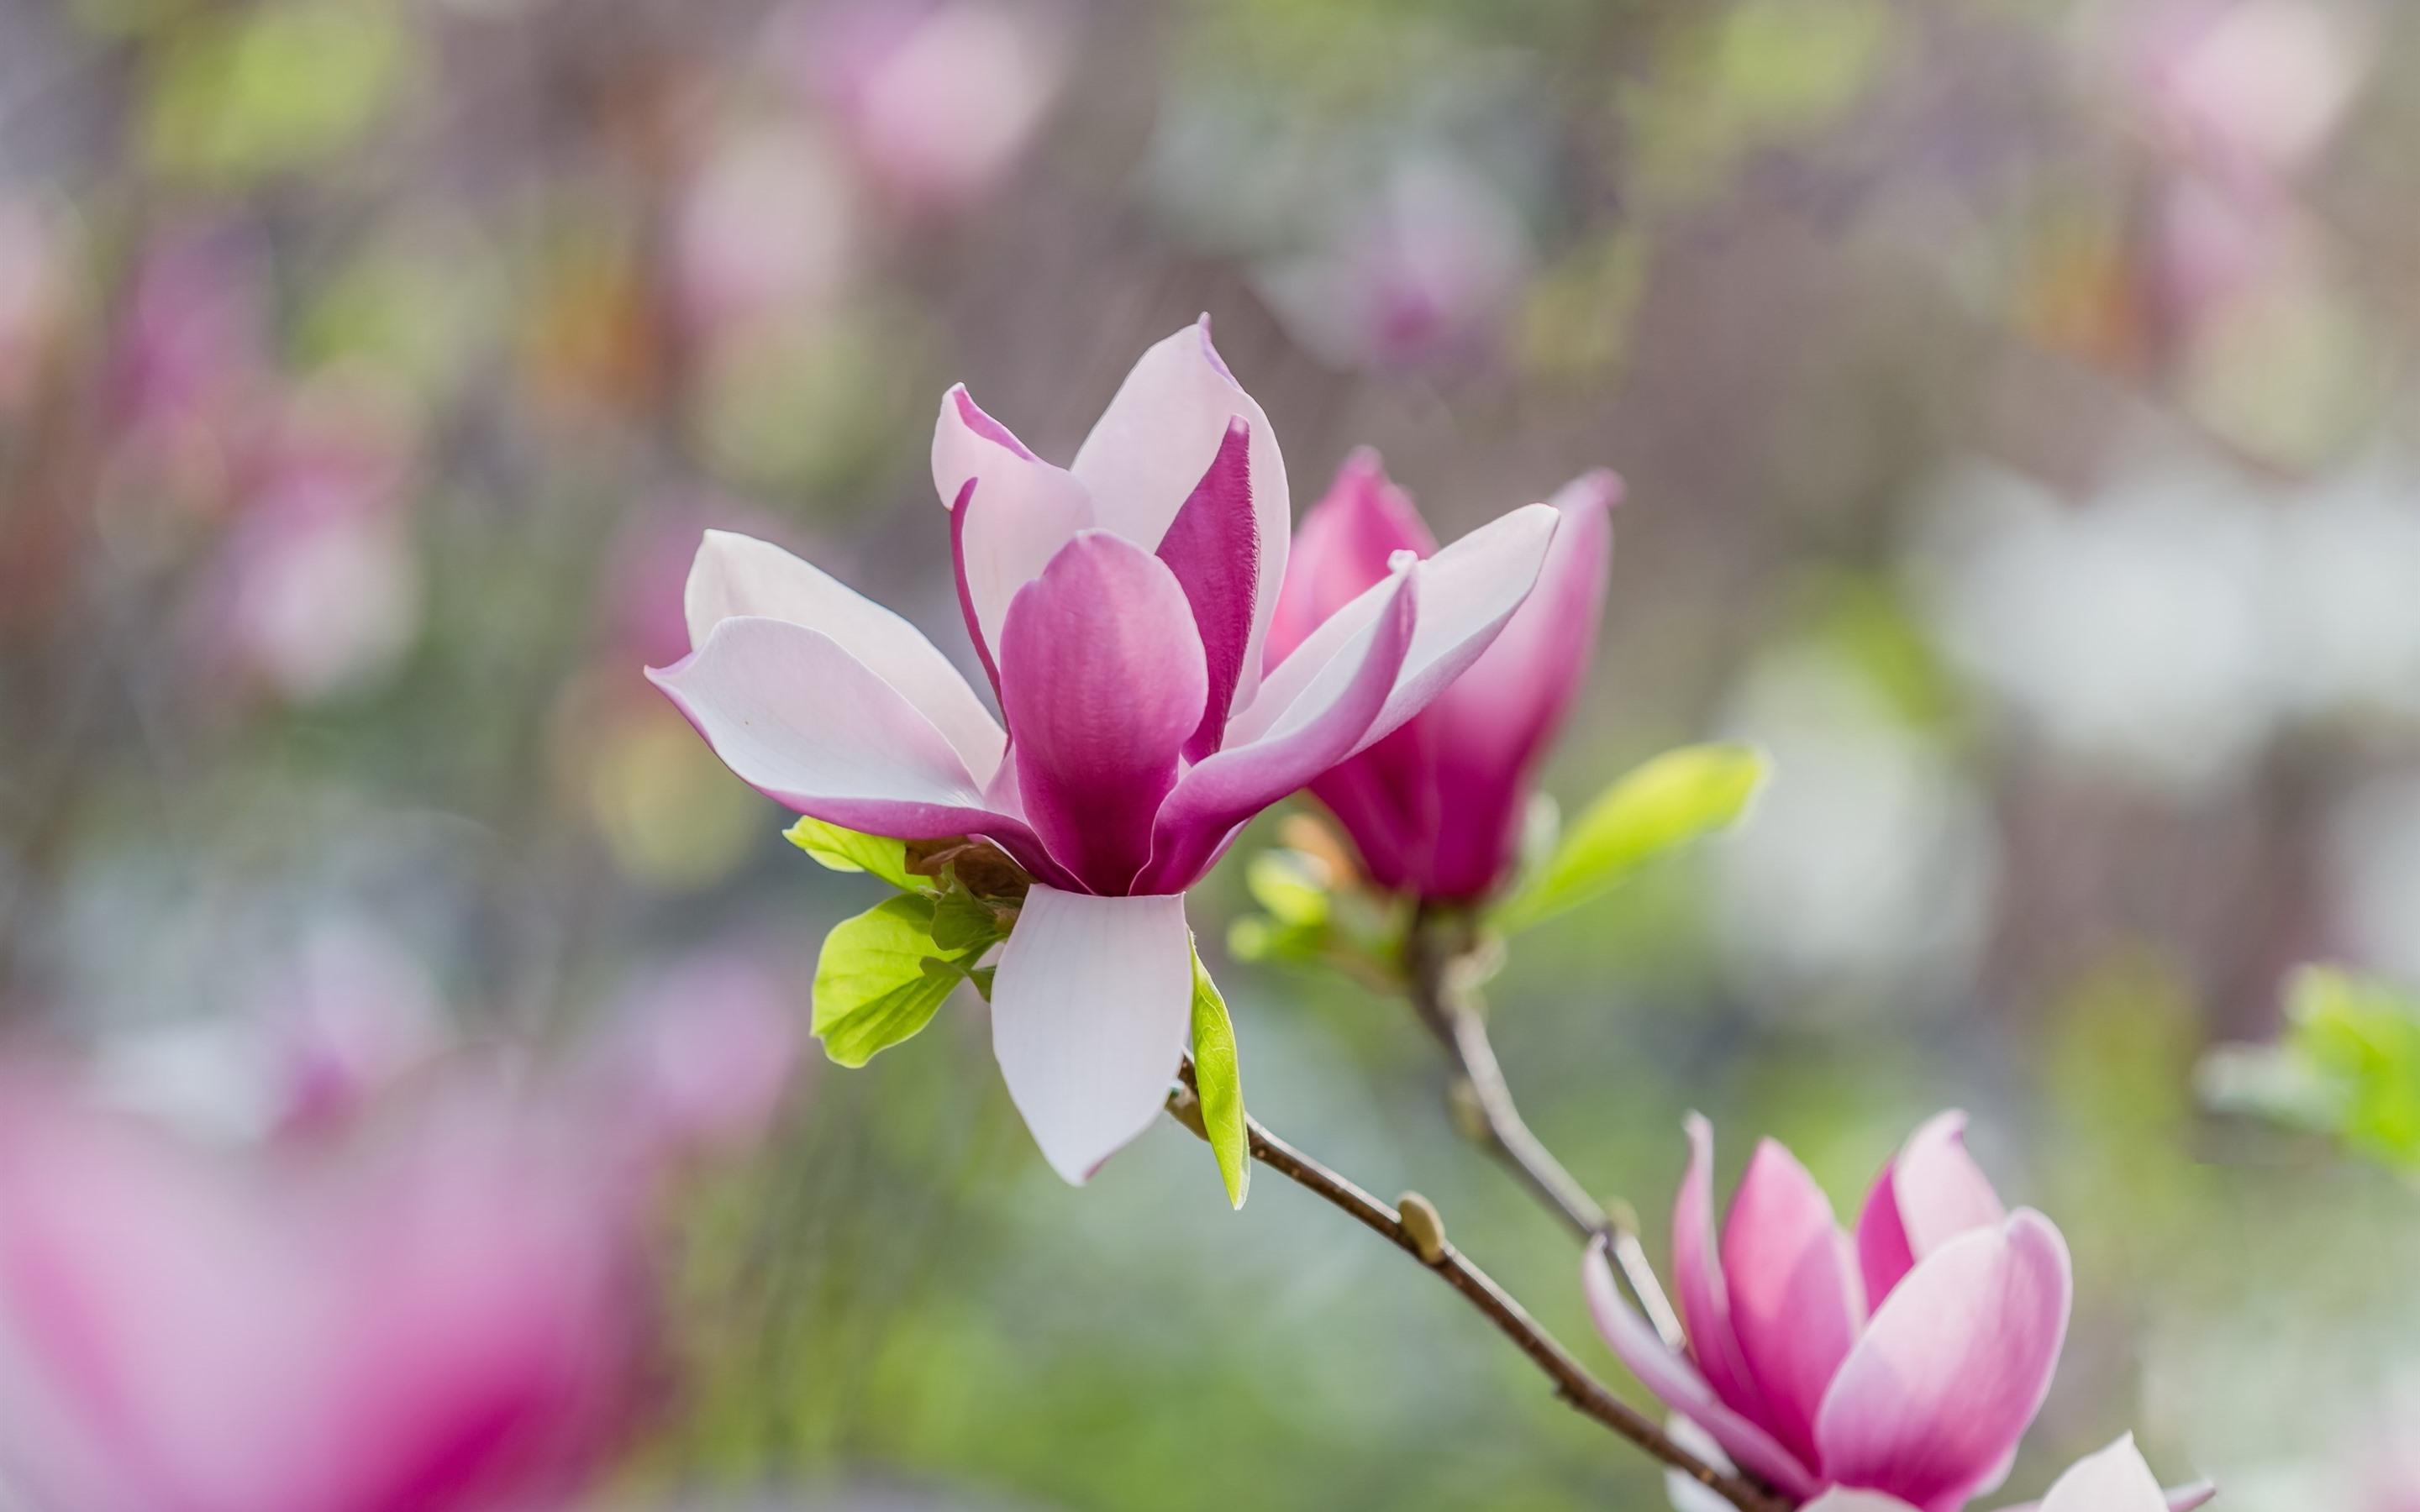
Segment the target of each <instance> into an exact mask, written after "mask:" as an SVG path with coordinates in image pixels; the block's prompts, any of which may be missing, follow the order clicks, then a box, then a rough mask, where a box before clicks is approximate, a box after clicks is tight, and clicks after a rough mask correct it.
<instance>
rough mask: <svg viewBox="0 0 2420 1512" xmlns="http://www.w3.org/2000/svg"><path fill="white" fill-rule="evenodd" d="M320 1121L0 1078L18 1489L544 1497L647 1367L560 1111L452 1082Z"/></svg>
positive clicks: (488, 1087) (0, 1282) (8, 1400)
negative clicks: (318, 1127)
mask: <svg viewBox="0 0 2420 1512" xmlns="http://www.w3.org/2000/svg"><path fill="white" fill-rule="evenodd" d="M422 1090H423V1094H424V1095H422V1096H420V1097H417V1098H415V1099H413V1100H411V1101H409V1102H404V1103H396V1104H395V1105H393V1106H390V1107H387V1108H383V1109H381V1110H380V1116H379V1117H378V1118H376V1119H367V1120H365V1121H364V1122H362V1123H361V1124H359V1125H357V1126H355V1127H353V1128H351V1129H349V1130H347V1131H346V1133H345V1136H344V1137H342V1138H331V1139H328V1140H315V1141H309V1142H304V1143H300V1144H281V1145H277V1146H271V1147H265V1148H261V1149H253V1150H251V1151H249V1152H245V1153H235V1152H229V1151H225V1150H218V1149H201V1148H197V1147H194V1146H191V1145H187V1144H183V1143H180V1142H178V1141H177V1140H175V1139H172V1138H170V1137H169V1136H167V1135H166V1134H163V1132H162V1131H160V1130H159V1129H157V1128H155V1127H152V1126H149V1125H147V1124H143V1123H139V1122H135V1121H132V1120H128V1119H121V1118H118V1117H116V1116H112V1115H109V1114H106V1113H102V1112H100V1111H96V1110H95V1109H93V1108H91V1107H89V1106H86V1105H84V1104H81V1103H77V1102H76V1101H74V1100H72V1099H71V1098H70V1097H69V1096H67V1095H65V1093H64V1092H63V1090H62V1089H61V1088H57V1087H54V1086H50V1085H45V1084H41V1083H38V1082H34V1081H31V1080H29V1079H27V1078H24V1077H22V1076H21V1077H16V1078H12V1080H11V1081H10V1084H9V1086H8V1096H7V1097H6V1098H5V1100H0V1480H5V1481H6V1482H7V1483H8V1485H9V1486H10V1488H11V1489H13V1490H14V1491H15V1492H17V1493H18V1494H19V1495H21V1496H22V1497H23V1498H24V1499H25V1504H26V1505H27V1506H28V1508H29V1509H30V1512H167V1509H174V1512H404V1509H406V1508H411V1509H414V1512H467V1509H472V1508H504V1507H511V1508H516V1509H523V1508H531V1507H538V1506H545V1505H550V1504H558V1503H559V1502H560V1501H561V1500H562V1499H564V1498H566V1497H567V1496H568V1495H569V1494H570V1493H571V1492H572V1491H574V1490H575V1489H577V1488H578V1487H579V1486H580V1485H582V1483H584V1482H585V1481H586V1480H588V1479H589V1478H591V1476H592V1475H593V1473H595V1472H596V1471H597V1469H598V1468H600V1467H601V1466H602V1464H603V1463H605V1462H606V1460H607V1459H608V1458H610V1457H611V1456H612V1455H613V1453H614V1452H615V1451H616V1449H617V1448H618V1446H619V1445H620V1443H621V1442H622V1438H623V1434H624V1432H625V1430H626V1429H627V1427H628V1426H629V1425H630V1424H631V1423H632V1422H633V1420H634V1416H635V1414H636V1413H637V1412H638V1411H639V1410H640V1408H641V1407H642V1406H643V1404H644V1392H645V1388H646V1385H647V1378H648V1375H649V1366H650V1351H649V1337H650V1328H649V1322H650V1319H649V1304H648V1300H647V1294H646V1289H645V1287H644V1268H643V1262H644V1248H643V1244H644V1228H643V1227H642V1226H641V1225H640V1223H639V1222H638V1221H637V1220H638V1216H639V1215H638V1212H637V1211H636V1210H635V1208H634V1204H633V1201H632V1198H631V1197H630V1196H629V1195H628V1193H627V1192H626V1191H624V1190H623V1189H622V1187H621V1185H620V1184H619V1183H617V1182H614V1181H613V1180H609V1179H608V1178H609V1177H610V1176H611V1174H612V1173H611V1172H610V1171H608V1170H605V1169H602V1168H600V1167H599V1166H598V1165H597V1164H596V1163H595V1162H594V1161H593V1160H592V1159H589V1158H588V1157H587V1156H586V1155H585V1153H584V1152H583V1150H582V1143H583V1141H582V1140H581V1139H579V1138H578V1137H576V1135H577V1134H578V1131H577V1130H575V1129H572V1128H567V1127H566V1126H564V1125H562V1124H561V1123H559V1122H558V1121H556V1120H555V1119H552V1118H551V1116H550V1115H549V1114H548V1113H546V1112H544V1111H542V1110H538V1109H534V1108H532V1107H529V1106H517V1105H516V1104H515V1103H513V1102H512V1101H511V1100H510V1099H509V1097H508V1096H507V1091H508V1089H507V1088H505V1087H504V1086H503V1085H501V1084H498V1083H495V1082H491V1081H487V1080H484V1079H473V1078H461V1079H456V1080H449V1081H447V1082H445V1083H443V1084H442V1086H433V1087H429V1088H424V1089H422Z"/></svg>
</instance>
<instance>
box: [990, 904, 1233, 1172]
mask: <svg viewBox="0 0 2420 1512" xmlns="http://www.w3.org/2000/svg"><path fill="white" fill-rule="evenodd" d="M1192 1004H1193V945H1192V934H1191V933H1190V932H1189V931H1188V930H1187V927H1186V923H1185V900H1184V898H1183V896H1182V895H1179V894H1159V895H1152V896H1145V897H1138V898H1100V897H1094V896H1092V895H1091V894H1088V893H1075V892H1062V891H1060V890H1059V889H1057V888H1055V887H1044V886H1041V885H1038V884H1037V885H1036V886H1035V887H1033V888H1032V891H1030V892H1029V893H1027V895H1026V900H1025V906H1024V908H1023V910H1022V911H1021V912H1020V913H1019V914H1018V916H1017V920H1016V929H1015V930H1014V931H1013V932H1012V933H1010V935H1009V938H1008V944H1007V945H1006V946H1005V947H1004V948H1003V949H1002V950H1001V958H1000V969H999V972H998V974H997V975H996V977H995V978H994V980H993V982H992V994H991V1020H992V1048H993V1051H994V1053H995V1054H996V1055H997V1056H998V1057H999V1059H1000V1070H1001V1076H1002V1077H1003V1078H1004V1079H1005V1080H1006V1081H1007V1083H1008V1094H1009V1097H1010V1099H1011V1100H1012V1101H1013V1102H1015V1103H1016V1109H1017V1112H1018V1113H1020V1114H1022V1115H1023V1116H1024V1119H1025V1125H1026V1127H1027V1128H1028V1129H1030V1130H1032V1134H1033V1139H1034V1143H1036V1144H1038V1145H1040V1146H1041V1147H1042V1153H1043V1156H1044V1158H1045V1159H1047V1160H1048V1161H1049V1163H1050V1166H1051V1169H1053V1170H1055V1171H1057V1172H1058V1173H1059V1174H1060V1175H1061V1176H1062V1177H1063V1178H1065V1179H1066V1180H1068V1181H1069V1182H1071V1183H1073V1184H1077V1185H1081V1184H1082V1183H1083V1182H1084V1181H1086V1180H1090V1179H1091V1177H1092V1175H1093V1173H1094V1171H1095V1170H1097V1169H1099V1168H1100V1165H1101V1163H1102V1162H1103V1161H1105V1160H1107V1159H1109V1156H1110V1155H1111V1154H1113V1153H1115V1152H1116V1151H1117V1150H1118V1149H1120V1148H1121V1147H1123V1146H1125V1144H1126V1143H1127V1142H1129V1141H1130V1140H1132V1139H1133V1138H1134V1137H1135V1136H1136V1135H1138V1134H1141V1133H1142V1132H1143V1130H1144V1129H1146V1128H1148V1127H1150V1125H1151V1122H1152V1120H1153V1119H1156V1118H1157V1117H1158V1116H1159V1112H1160V1109H1161V1107H1162V1105H1163V1104H1164V1103H1165V1102H1166V1100H1167V1097H1168V1088H1169V1085H1170V1082H1171V1079H1172V1078H1173V1077H1174V1075H1175V1072H1176V1066H1177V1061H1178V1058H1179V1057H1180V1056H1181V1055H1182V1054H1183V1052H1184V1049H1185V1041H1186V1031H1187V1026H1188V1024H1189V1023H1190V1022H1191V1015H1192Z"/></svg>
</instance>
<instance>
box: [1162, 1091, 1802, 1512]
mask: <svg viewBox="0 0 2420 1512" xmlns="http://www.w3.org/2000/svg"><path fill="white" fill-rule="evenodd" d="M1177 1075H1178V1077H1179V1079H1180V1080H1181V1081H1182V1082H1183V1084H1184V1085H1183V1086H1182V1087H1181V1088H1179V1089H1177V1090H1176V1091H1173V1092H1171V1094H1170V1096H1169V1113H1170V1115H1171V1117H1173V1118H1175V1119H1176V1120H1177V1121H1178V1122H1179V1123H1183V1124H1185V1125H1186V1127H1187V1128H1189V1129H1193V1130H1194V1131H1195V1133H1196V1134H1199V1133H1200V1132H1201V1131H1200V1129H1199V1128H1198V1127H1197V1120H1196V1119H1188V1118H1187V1104H1188V1103H1191V1102H1192V1101H1193V1100H1194V1096H1195V1093H1194V1081H1193V1063H1192V1062H1191V1060H1189V1059H1188V1060H1187V1061H1186V1062H1185V1063H1184V1064H1183V1065H1182V1066H1181V1067H1179V1069H1178V1072H1177ZM1244 1129H1245V1134H1246V1137H1247V1139H1248V1140H1249V1145H1250V1148H1251V1153H1252V1158H1253V1159H1254V1160H1256V1161H1259V1162H1260V1163H1261V1164H1262V1165H1265V1166H1267V1167H1268V1168H1269V1169H1270V1170H1273V1171H1275V1172H1277V1173H1278V1174H1279V1175H1280V1176H1282V1177H1284V1178H1285V1179H1286V1180H1289V1181H1292V1182H1294V1183H1295V1185H1296V1186H1299V1187H1301V1188H1302V1189H1303V1190H1305V1191H1307V1192H1310V1193H1311V1194H1312V1195H1313V1196H1317V1197H1319V1198H1321V1199H1322V1200H1324V1201H1326V1203H1327V1204H1328V1205H1329V1206H1331V1207H1334V1208H1338V1209H1341V1210H1342V1211H1343V1212H1344V1213H1345V1214H1346V1215H1347V1216H1349V1217H1351V1218H1353V1219H1354V1220H1355V1221H1356V1222H1357V1223H1359V1224H1360V1225H1361V1226H1362V1227H1365V1228H1368V1229H1370V1230H1371V1231H1372V1232H1373V1233H1375V1234H1377V1235H1379V1236H1380V1237H1381V1238H1383V1239H1385V1240H1387V1241H1388V1242H1390V1243H1392V1244H1393V1245H1394V1246H1395V1247H1396V1248H1397V1249H1400V1250H1402V1251H1403V1252H1404V1254H1406V1255H1408V1256H1410V1257H1412V1258H1413V1259H1414V1260H1416V1261H1418V1262H1419V1264H1421V1265H1423V1266H1425V1267H1426V1268H1427V1269H1428V1270H1430V1271H1432V1272H1434V1273H1435V1274H1436V1276H1437V1278H1438V1279H1439V1280H1441V1281H1443V1282H1444V1283H1445V1284H1446V1285H1447V1286H1450V1287H1451V1288H1453V1289H1454V1290H1455V1291H1457V1292H1459V1293H1461V1295H1462V1297H1463V1300H1464V1301H1466V1302H1467V1303H1469V1304H1471V1305H1472V1306H1473V1307H1476V1308H1478V1309H1479V1311H1480V1312H1481V1314H1482V1315H1483V1316H1485V1318H1486V1319H1487V1320H1488V1321H1489V1322H1491V1323H1493V1324H1495V1325H1496V1329H1497V1332H1498V1333H1500V1334H1502V1335H1504V1336H1505V1337H1506V1338H1509V1339H1511V1340H1512V1342H1513V1344H1514V1345H1516V1346H1517V1347H1518V1348H1519V1349H1520V1350H1521V1352H1522V1353H1523V1354H1526V1355H1528V1357H1529V1360H1530V1363H1531V1364H1533V1365H1536V1366H1537V1367H1538V1368H1539V1369H1540V1370H1541V1371H1544V1373H1545V1375H1546V1378H1547V1379H1548V1380H1550V1381H1553V1382H1554V1383H1555V1395H1556V1396H1559V1397H1560V1398H1561V1399H1562V1400H1563V1401H1565V1402H1568V1403H1570V1404H1571V1406H1572V1407H1573V1409H1574V1410H1575V1411H1576V1412H1580V1413H1582V1414H1584V1415H1586V1416H1588V1417H1591V1418H1594V1419H1595V1420H1596V1421H1597V1422H1599V1423H1602V1424H1604V1425H1605V1426H1606V1427H1608V1428H1611V1429H1612V1430H1613V1431H1614V1432H1616V1433H1618V1434H1620V1435H1621V1437H1623V1438H1625V1439H1627V1440H1629V1441H1630V1442H1631V1443H1635V1444H1637V1446H1638V1447H1639V1448H1641V1449H1644V1450H1646V1451H1647V1453H1649V1454H1651V1455H1652V1456H1654V1457H1655V1458H1657V1459H1659V1460H1661V1461H1663V1462H1664V1464H1665V1465H1667V1466H1668V1467H1669V1468H1670V1469H1672V1470H1676V1471H1678V1472H1680V1473H1682V1474H1683V1475H1686V1476H1688V1477H1689V1478H1690V1479H1692V1480H1694V1481H1696V1482H1698V1483H1699V1485H1701V1486H1703V1487H1705V1488H1706V1489H1709V1490H1711V1491H1713V1492H1714V1494H1715V1495H1717V1496H1719V1497H1721V1498H1722V1499H1723V1500H1725V1501H1727V1502H1729V1503H1730V1504H1731V1505H1733V1506H1735V1507H1738V1508H1740V1512H1785V1508H1787V1506H1788V1503H1786V1502H1783V1501H1780V1500H1777V1499H1776V1498H1775V1497H1774V1496H1773V1495H1772V1494H1771V1493H1769V1492H1767V1491H1766V1490H1764V1489H1762V1488H1761V1487H1760V1486H1758V1485H1757V1484H1756V1483H1754V1482H1752V1481H1750V1480H1748V1479H1746V1478H1745V1477H1744V1476H1740V1475H1733V1474H1725V1473H1723V1472H1721V1471H1718V1470H1716V1469H1715V1468H1714V1466H1712V1465H1709V1464H1708V1463H1706V1462H1705V1461H1704V1460H1703V1459H1700V1458H1698V1457H1697V1456H1696V1455H1694V1454H1691V1453H1690V1452H1689V1451H1688V1450H1686V1449H1684V1448H1683V1447H1682V1446H1681V1445H1680V1444H1678V1443H1674V1442H1673V1441H1672V1438H1671V1436H1670V1435H1669V1434H1667V1433H1666V1432H1665V1431H1664V1430H1663V1429H1662V1428H1661V1427H1657V1426H1656V1424H1655V1421H1654V1420H1653V1419H1652V1418H1650V1417H1648V1416H1647V1415H1646V1414H1645V1413H1643V1412H1639V1411H1638V1410H1637V1409H1636V1408H1634V1407H1632V1406H1630V1405H1629V1404H1628V1403H1627V1402H1624V1401H1623V1400H1621V1398H1620V1397H1618V1396H1614V1394H1613V1393H1612V1392H1611V1391H1610V1390H1608V1389H1607V1388H1606V1385H1605V1383H1604V1382H1602V1381H1598V1380H1597V1379H1596V1378H1595V1377H1594V1376H1591V1375H1590V1374H1589V1372H1588V1369H1587V1367H1586V1366H1584V1365H1581V1364H1580V1363H1579V1362H1578V1361H1577V1360H1575V1359H1574V1358H1573V1357H1572V1353H1571V1351H1570V1350H1566V1349H1564V1348H1563V1347H1562V1345H1560V1344H1559V1343H1557V1342H1556V1341H1555V1338H1554V1336H1553V1335H1550V1334H1548V1333H1547V1332H1546V1331H1545V1330H1544V1328H1542V1327H1540V1326H1539V1325H1538V1322H1537V1320H1536V1319H1533V1318H1531V1317H1530V1316H1529V1314H1528V1309H1526V1308H1524V1307H1523V1306H1522V1305H1521V1304H1519V1303H1518V1302H1516V1301H1514V1300H1513V1298H1512V1294H1511V1293H1509V1292H1507V1291H1506V1290H1505V1289H1504V1288H1502V1287H1500V1286H1498V1285H1497V1283H1496V1281H1495V1280H1494V1279H1493V1278H1492V1277H1490V1276H1489V1275H1488V1274H1487V1273H1486V1272H1484V1271H1481V1269H1479V1267H1477V1266H1476V1265H1473V1264H1471V1263H1470V1261H1469V1260H1467V1259H1466V1258H1465V1257H1463V1254H1462V1252H1461V1251H1460V1250H1458V1249H1456V1248H1454V1247H1453V1245H1452V1244H1450V1243H1448V1242H1444V1241H1443V1239H1442V1236H1441V1235H1436V1234H1432V1235H1429V1236H1427V1237H1428V1240H1429V1242H1427V1243H1426V1244H1425V1245H1424V1244H1423V1242H1422V1238H1421V1236H1419V1235H1418V1234H1416V1233H1415V1232H1414V1231H1413V1230H1412V1229H1410V1228H1407V1227H1404V1221H1403V1219H1402V1217H1401V1216H1400V1215H1399V1214H1398V1213H1397V1211H1396V1210H1395V1209H1394V1208H1391V1207H1389V1206H1388V1205H1387V1204H1386V1203H1383V1202H1381V1201H1379V1200H1378V1199H1377V1198H1376V1197H1373V1196H1371V1195H1370V1194H1369V1193H1367V1192H1365V1191H1363V1190H1362V1189H1361V1188H1360V1187H1359V1186H1357V1185H1356V1184H1355V1183H1354V1182H1353V1181H1352V1180H1350V1179H1348V1178H1346V1177H1344V1176H1342V1175H1341V1174H1339V1173H1338V1172H1336V1171H1333V1170H1331V1169H1329V1168H1328V1167H1327V1166H1326V1165H1322V1164H1320V1162H1318V1161H1317V1160H1315V1159H1313V1158H1312V1157H1311V1156H1310V1155H1307V1154H1305V1153H1303V1152H1302V1151H1301V1150H1299V1149H1295V1147H1294V1146H1292V1145H1290V1144H1288V1143H1286V1142H1285V1141H1284V1140H1282V1139H1280V1138H1279V1137H1278V1136H1277V1135H1275V1134H1271V1133H1269V1132H1268V1130H1266V1129H1265V1128H1263V1127H1262V1126H1261V1123H1260V1120H1258V1119H1250V1118H1247V1119H1245V1120H1244Z"/></svg>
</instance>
